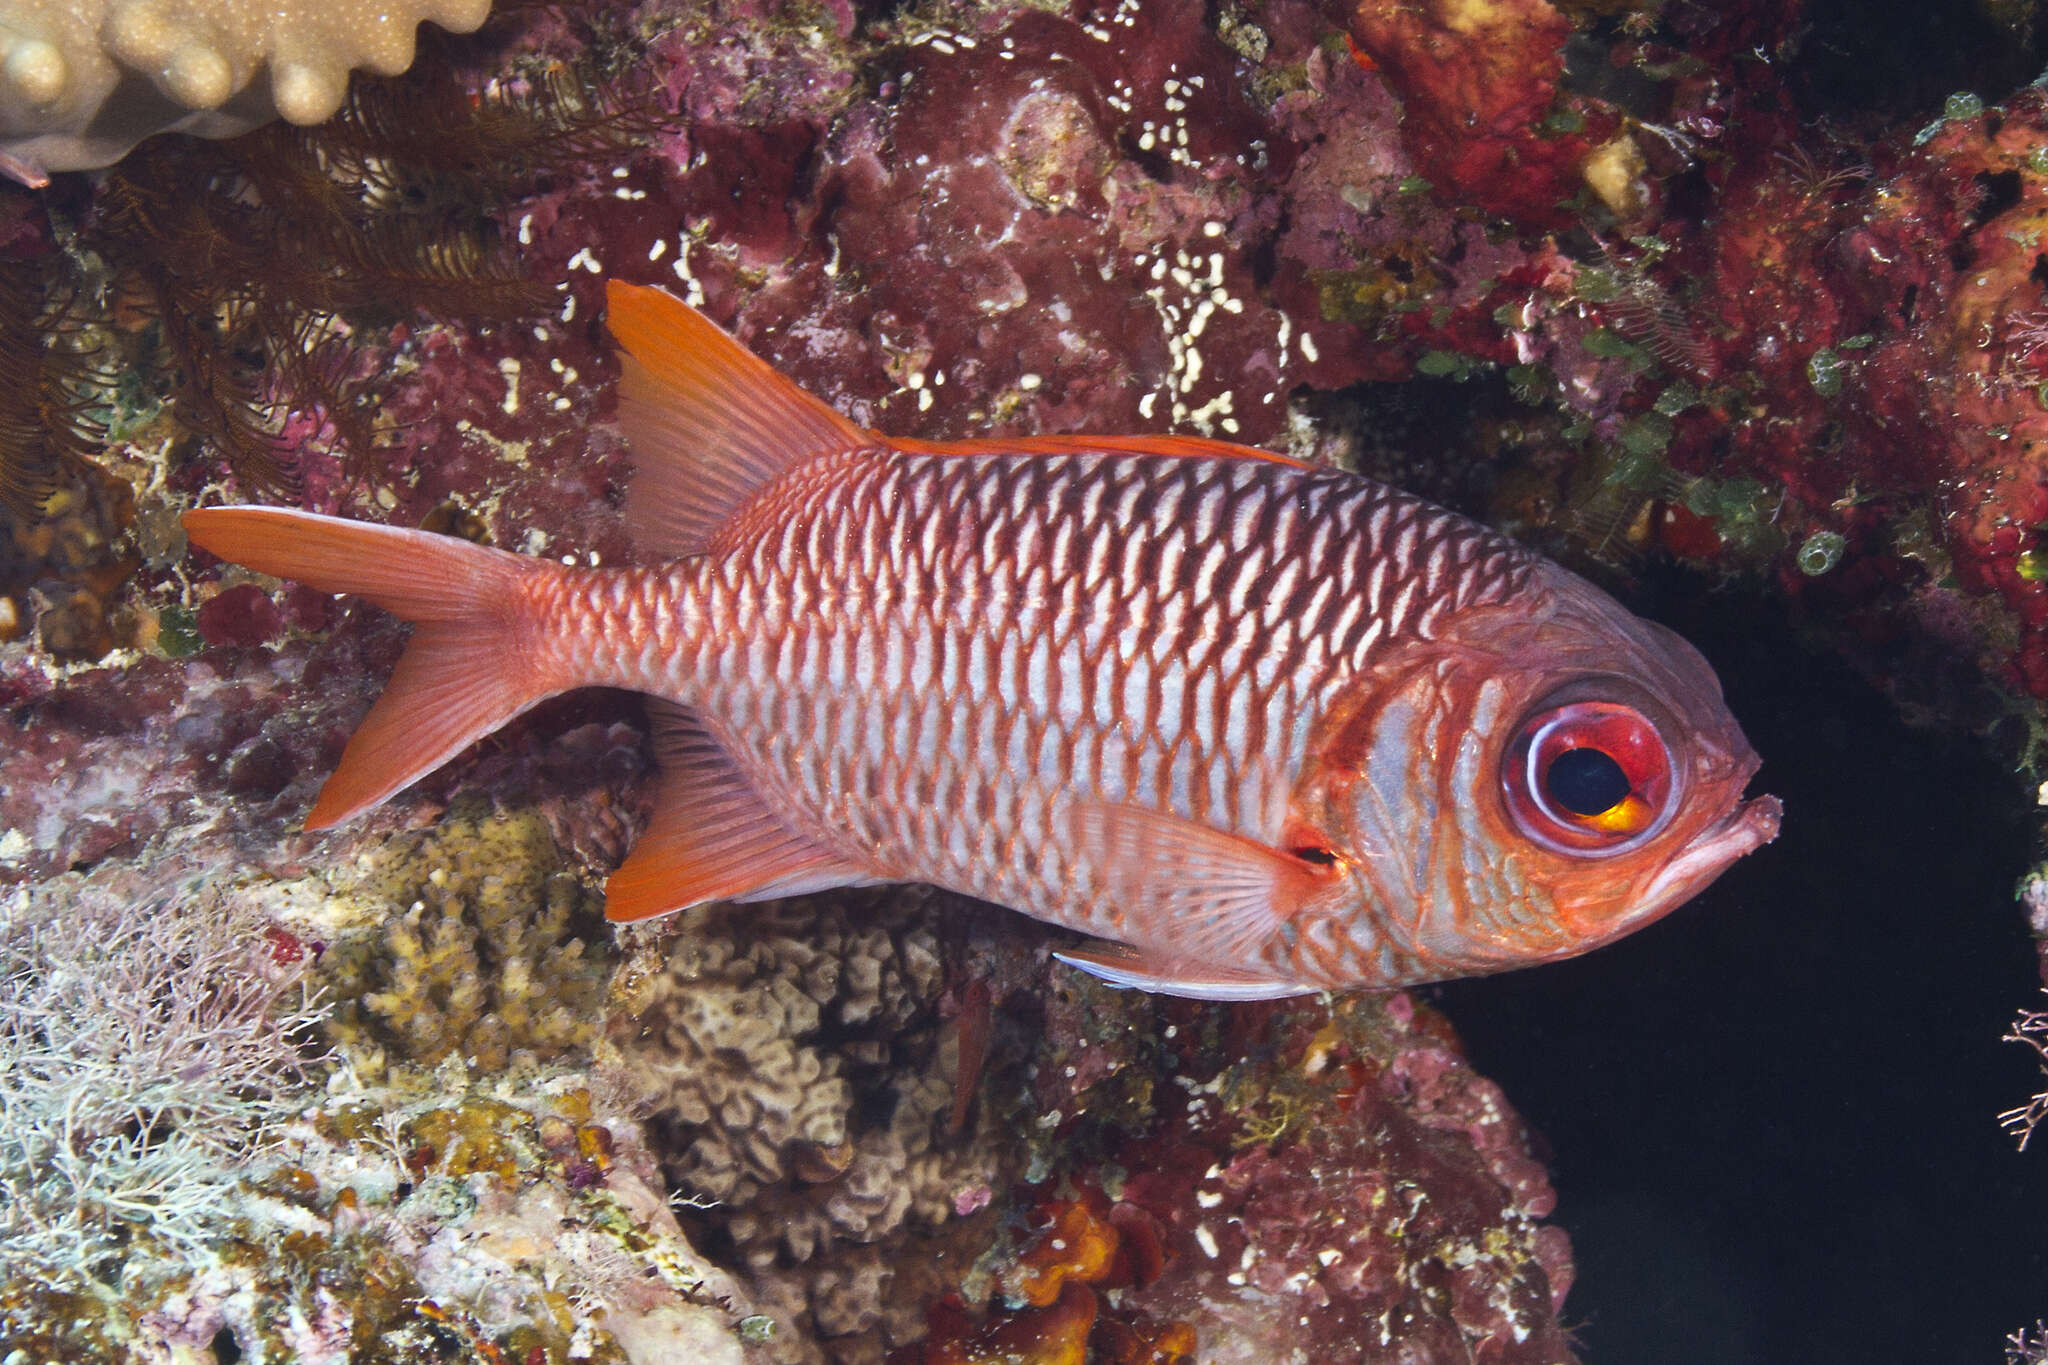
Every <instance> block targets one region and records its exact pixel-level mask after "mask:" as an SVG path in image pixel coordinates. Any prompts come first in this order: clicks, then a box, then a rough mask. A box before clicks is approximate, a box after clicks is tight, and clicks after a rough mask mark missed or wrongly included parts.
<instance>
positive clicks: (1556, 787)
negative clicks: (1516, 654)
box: [1501, 701, 1677, 857]
mask: <svg viewBox="0 0 2048 1365" xmlns="http://www.w3.org/2000/svg"><path fill="white" fill-rule="evenodd" d="M1672 788H1673V783H1672V770H1671V751H1670V750H1669V749H1668V748H1667V747H1666V746H1665V743H1664V739H1663V736H1662V735H1660V734H1659V733H1658V732H1657V727H1656V725H1655V724H1654V723H1653V722H1652V721H1651V720H1650V718H1649V717H1648V716H1645V715H1644V714H1643V713H1642V712H1641V711H1639V710H1637V709H1636V708H1635V707H1633V706H1629V705H1626V704H1624V703H1621V702H1612V701H1570V702H1566V703H1564V704H1562V705H1554V706H1548V707H1542V708H1539V709H1538V710H1537V711H1536V712H1535V714H1533V715H1531V716H1530V717H1529V718H1528V719H1527V720H1524V721H1523V722H1522V725H1521V728H1520V729H1519V730H1517V731H1516V733H1515V738H1514V742H1513V743H1512V744H1510V745H1509V746H1508V752H1507V760H1506V762H1505V763H1504V764H1503V765H1502V768H1501V789H1502V794H1503V795H1504V796H1505V797H1506V798H1507V807H1508V813H1509V815H1510V816H1512V817H1513V819H1514V822H1515V824H1516V825H1517V826H1518V827H1519V828H1520V829H1521V831H1522V833H1524V834H1526V835H1527V836H1528V837H1529V838H1530V839H1532V840H1534V841H1535V842H1536V843H1538V844H1541V845H1542V846H1543V847H1545V848H1547V849H1550V850H1552V851H1553V852H1557V853H1569V854H1576V855H1579V856H1581V857H1604V856H1606V855H1608V854H1612V853H1620V852H1623V851H1624V850H1626V849H1629V848H1633V847H1635V846H1637V845H1639V844H1641V843H1642V842H1643V841H1644V840H1645V839H1647V838H1649V837H1650V836H1652V835H1654V834H1655V833H1657V832H1658V831H1659V830H1661V829H1662V828H1663V827H1664V825H1665V823H1666V822H1667V821H1668V820H1669V818H1670V815H1671V812H1672V809H1673V807H1674V806H1675V805H1676V804H1677V803H1676V801H1675V800H1674V792H1673V789H1672Z"/></svg>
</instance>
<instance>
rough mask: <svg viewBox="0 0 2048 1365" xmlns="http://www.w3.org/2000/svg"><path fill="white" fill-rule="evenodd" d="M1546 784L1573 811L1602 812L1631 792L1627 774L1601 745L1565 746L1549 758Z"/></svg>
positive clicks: (1559, 802) (1551, 796)
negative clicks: (1595, 746)
mask: <svg viewBox="0 0 2048 1365" xmlns="http://www.w3.org/2000/svg"><path fill="white" fill-rule="evenodd" d="M1543 785H1544V788H1545V789H1546V790H1548V791H1549V793H1550V799H1551V800H1553V801H1555V802H1557V804H1558V805H1560V806H1563V807H1564V808H1565V809H1566V810H1568V811H1570V812H1571V813H1572V814H1573V815H1602V814H1605V813H1606V812H1608V811H1610V810H1613V809H1614V808H1615V807H1616V806H1617V805H1619V804H1620V803H1621V799H1622V798H1623V797H1625V796H1627V795H1628V774H1627V773H1625V772H1623V771H1622V770H1621V765H1620V764H1619V763H1616V762H1615V761H1614V759H1613V758H1612V757H1611V756H1610V755H1608V754H1604V753H1602V752H1601V751H1600V750H1598V749H1566V750H1565V751H1564V752H1563V753H1561V754H1559V755H1558V756H1557V757H1556V758H1553V759H1552V760H1550V768H1549V769H1548V771H1546V772H1545V773H1544V774H1543Z"/></svg>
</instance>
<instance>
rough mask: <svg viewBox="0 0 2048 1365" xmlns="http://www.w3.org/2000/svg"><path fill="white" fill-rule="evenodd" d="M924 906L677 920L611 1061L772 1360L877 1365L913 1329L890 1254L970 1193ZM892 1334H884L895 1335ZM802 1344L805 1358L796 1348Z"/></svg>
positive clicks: (764, 910)
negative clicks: (625, 1073) (738, 1263)
mask: <svg viewBox="0 0 2048 1365" xmlns="http://www.w3.org/2000/svg"><path fill="white" fill-rule="evenodd" d="M929 899H930V896H929V895H928V893H924V892H909V893H906V892H903V891H901V890H897V891H895V892H893V893H890V894H881V895H871V896H865V897H859V898H848V897H836V898H829V899H827V898H819V899H805V900H798V901H789V902H783V903H779V904H774V905H766V906H739V907H729V906H707V907H701V908H699V909H696V910H690V911H685V912H684V913H683V915H682V916H680V917H679V918H680V919H681V921H682V923H681V934H680V936H679V937H678V938H677V939H676V940H675V941H674V943H673V945H672V946H671V948H670V949H669V953H668V960H667V965H666V967H665V969H664V970H662V971H661V972H660V973H659V974H658V975H656V976H655V977H653V978H652V979H651V980H650V981H649V982H647V983H646V985H645V986H644V987H642V989H641V995H640V1009H639V1014H638V1019H637V1021H635V1023H636V1034H637V1036H635V1037H632V1038H629V1039H622V1040H621V1051H622V1053H623V1054H624V1057H625V1059H626V1064H627V1067H628V1069H629V1072H630V1074H631V1077H632V1079H633V1081H634V1082H635V1088H637V1089H639V1090H640V1091H641V1092H642V1093H643V1094H645V1095H647V1096H648V1101H649V1108H650V1110H651V1117H652V1123H651V1125H650V1127H651V1130H652V1133H653V1134H654V1138H653V1146H654V1148H655V1150H656V1151H657V1152H659V1153H660V1154H661V1156H662V1159H663V1164H664V1165H665V1167H666V1168H667V1174H668V1178H669V1181H670V1183H671V1185H673V1186H674V1187H676V1189H677V1190H678V1193H679V1196H680V1197H681V1198H683V1199H685V1200H687V1201H688V1202H689V1203H690V1204H691V1205H693V1206H695V1207H696V1208H698V1209H700V1210H702V1219H703V1221H704V1222H705V1223H707V1224H710V1225H713V1226H715V1228H716V1229H717V1231H718V1233H719V1234H721V1235H722V1236H723V1237H724V1238H729V1239H730V1240H731V1242H732V1244H733V1245H734V1247H735V1249H736V1250H737V1252H738V1254H739V1257H740V1259H741V1260H742V1261H743V1262H744V1263H745V1265H746V1268H747V1269H748V1271H750V1272H751V1274H752V1276H753V1282H752V1284H751V1285H750V1286H749V1288H750V1292H751V1293H752V1294H753V1295H754V1297H755V1299H756V1302H757V1304H759V1305H761V1307H762V1310H763V1311H766V1312H769V1313H770V1314H771V1315H772V1316H775V1317H778V1318H781V1319H783V1320H784V1321H785V1322H786V1323H788V1325H789V1326H790V1327H792V1328H794V1329H795V1330H794V1331H784V1332H783V1333H782V1334H781V1339H780V1344H779V1345H778V1346H777V1349H776V1352H775V1355H776V1359H778V1360H782V1361H816V1360H823V1359H831V1360H855V1359H867V1358H871V1357H873V1358H878V1357H879V1353H880V1342H879V1341H878V1340H877V1337H881V1338H886V1339H887V1340H888V1341H889V1342H890V1343H891V1344H897V1343H900V1342H901V1341H902V1340H903V1339H904V1338H905V1337H906V1336H908V1335H912V1334H914V1333H916V1332H917V1331H919V1330H921V1324H920V1323H918V1322H916V1320H915V1318H916V1315H915V1313H914V1311H907V1312H904V1313H900V1314H892V1312H891V1308H892V1307H893V1306H896V1305H898V1304H902V1305H905V1306H908V1305H914V1304H915V1303H916V1302H917V1301H918V1299H919V1295H918V1294H917V1293H915V1292H912V1293H907V1294H906V1293H904V1292H903V1286H902V1284H901V1283H899V1282H898V1277H899V1272H900V1271H901V1269H902V1266H901V1264H900V1263H901V1261H902V1260H903V1258H902V1257H901V1256H898V1255H892V1254H891V1250H890V1248H891V1247H893V1246H896V1245H897V1239H899V1238H900V1237H903V1236H906V1235H908V1234H910V1233H912V1232H914V1231H920V1230H924V1231H929V1230H933V1229H936V1228H938V1227H940V1226H941V1225H943V1224H945V1223H946V1222H947V1221H948V1220H949V1219H950V1218H951V1216H952V1214H953V1211H954V1202H955V1197H956V1195H957V1194H958V1193H959V1192H960V1191H961V1190H963V1189H968V1188H975V1187H983V1188H985V1187H986V1184H987V1182H988V1181H989V1179H990V1175H991V1170H992V1164H993V1158H992V1157H991V1156H990V1149H989V1147H988V1145H986V1144H984V1143H982V1142H981V1141H979V1140H978V1136H979V1135H968V1136H967V1137H965V1138H963V1139H960V1140H957V1141H956V1140H949V1139H948V1138H947V1137H945V1136H944V1131H943V1130H944V1129H945V1128H946V1126H947V1123H946V1119H947V1113H948V1111H949V1109H950V1108H951V1107H952V1102H953V1083H954V1082H953V1070H954V1068H953V1065H952V1063H951V1060H950V1058H949V1057H948V1055H947V1053H946V1051H945V1050H944V1049H942V1048H941V1047H940V1045H939V1033H940V1031H939V1028H938V1022H937V1009H936V1007H937V1003H938V997H939V993H940V990H941V988H942V987H943V985H944V980H943V978H944V968H943V963H942V962H941V959H940V956H939V952H938V946H937V941H936V938H935V937H934V935H933V932H932V929H931V928H930V924H931V915H930V913H929V909H928V907H927V905H926V904H925V902H927V901H928V900H929ZM899 1319H900V1320H899ZM807 1337H809V1338H812V1339H813V1340H810V1341H807V1340H806V1338H807Z"/></svg>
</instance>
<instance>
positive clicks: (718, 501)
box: [605, 280, 876, 559]
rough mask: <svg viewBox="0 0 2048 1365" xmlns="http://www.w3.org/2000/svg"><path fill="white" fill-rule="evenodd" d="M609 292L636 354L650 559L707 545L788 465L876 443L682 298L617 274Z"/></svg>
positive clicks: (635, 511)
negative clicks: (618, 276)
mask: <svg viewBox="0 0 2048 1365" xmlns="http://www.w3.org/2000/svg"><path fill="white" fill-rule="evenodd" d="M605 299H606V302H607V306H608V307H609V310H610V311H609V313H608V315H607V317H606V323H607V325H608V326H609V327H610V328H611V331H612V335H613V336H614V337H616V338H618V342H619V345H620V346H622V347H624V348H625V352H626V354H625V355H624V356H623V357H622V358H621V359H622V360H623V362H624V366H625V372H624V374H622V375H621V376H620V379H619V426H620V427H621V428H623V429H624V430H625V433H626V439H627V440H629V441H630V442H632V445H633V458H634V463H635V470H634V474H633V482H632V485H631V487H630V488H629V489H628V490H627V493H626V528H627V530H628V531H629V532H631V534H632V536H633V543H634V545H635V546H636V547H637V548H638V549H640V550H641V551H642V552H644V553H646V554H647V555H649V556H650V557H655V558H663V559H670V558H677V557H680V556H683V555H690V554H699V553H702V552H703V551H704V550H705V549H706V548H708V547H709V545H710V543H711V538H712V536H713V535H715V534H716V533H717V531H718V528H719V527H720V526H722V525H724V524H725V522H726V521H727V520H729V519H730V518H731V517H732V515H733V514H734V513H735V512H737V511H739V510H740V508H742V507H744V506H746V505H747V503H748V502H749V501H751V500H752V499H753V497H754V494H755V493H756V492H758V491H759V490H760V489H761V487H762V486H763V485H765V484H767V483H768V482H769V481H770V480H772V479H774V478H775V477H776V476H777V475H778V474H781V473H782V472H783V471H784V470H786V469H790V468H792V467H794V466H796V465H800V464H804V463H807V462H808V461H810V460H813V459H815V458H817V457H818V456H820V455H827V454H832V453H834V452H837V451H844V450H856V449H859V448H860V447H862V446H867V445H872V444H874V443H875V440H876V438H875V437H874V436H873V435H872V434H870V433H869V432H867V431H864V430H862V429H861V428H860V427H858V426H856V425H854V424H853V423H852V422H850V421H848V420H847V419H846V418H844V417H841V416H840V415H839V414H838V413H836V412H834V411H833V410H832V409H831V408H830V407H828V406H826V404H825V403H824V402H823V401H822V400H820V399H817V398H814V397H812V396H811V395H810V394H808V393H805V392H804V391H803V390H802V389H800V388H798V387H797V386H796V384H795V383H793V382H791V381H790V380H789V379H788V378H787V377H785V376H784V375H782V374H780V373H778V372H777V371H776V369H775V367H774V366H772V365H770V364H769V363H768V362H767V361H765V360H763V359H761V358H760V357H759V356H757V355H755V354H754V353H753V352H752V351H749V350H748V349H747V348H746V347H744V346H742V345H740V344H739V342H737V341H734V340H733V339H732V338H731V337H729V336H727V335H726V334H725V332H723V331H722V330H720V329H719V327H718V326H717V325H716V324H714V323H713V322H712V321H711V320H710V319H709V318H706V317H705V316H704V315H703V314H702V313H699V312H698V311H697V310H696V309H694V308H692V307H690V305H689V304H687V303H684V302H683V301H682V300H681V299H678V298H676V297H675V296H674V295H672V294H668V293H665V292H664V291H662V290H659V289H653V288H650V287H648V286H646V285H640V284H626V283H623V282H621V281H619V280H611V281H609V282H607V284H606V285H605Z"/></svg>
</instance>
